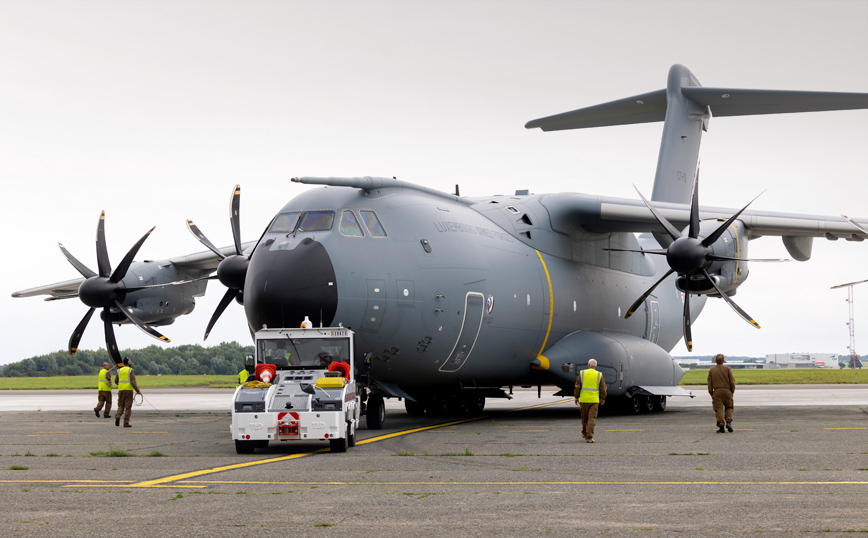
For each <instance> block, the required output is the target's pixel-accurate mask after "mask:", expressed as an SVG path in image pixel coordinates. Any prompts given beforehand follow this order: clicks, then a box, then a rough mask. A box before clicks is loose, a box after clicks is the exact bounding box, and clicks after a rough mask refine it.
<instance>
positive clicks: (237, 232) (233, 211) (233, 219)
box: [229, 185, 241, 256]
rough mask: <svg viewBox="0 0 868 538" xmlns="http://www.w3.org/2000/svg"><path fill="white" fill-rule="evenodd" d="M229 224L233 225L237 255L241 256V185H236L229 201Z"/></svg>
mask: <svg viewBox="0 0 868 538" xmlns="http://www.w3.org/2000/svg"><path fill="white" fill-rule="evenodd" d="M229 206H230V207H229V209H230V213H229V222H230V223H231V224H232V239H233V240H234V241H235V253H236V254H238V255H239V256H241V217H240V215H239V213H238V212H239V210H240V209H241V208H240V206H241V185H235V191H234V192H233V193H232V198H231V199H230V201H229Z"/></svg>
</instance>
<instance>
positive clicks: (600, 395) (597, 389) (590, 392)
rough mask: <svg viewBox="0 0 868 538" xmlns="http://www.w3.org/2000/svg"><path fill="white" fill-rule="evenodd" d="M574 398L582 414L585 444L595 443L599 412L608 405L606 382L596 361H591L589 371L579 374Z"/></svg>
mask: <svg viewBox="0 0 868 538" xmlns="http://www.w3.org/2000/svg"><path fill="white" fill-rule="evenodd" d="M574 396H575V398H576V405H578V406H579V411H580V412H581V414H582V437H584V438H585V442H588V443H593V442H594V426H596V424H597V410H598V409H599V407H600V406H601V405H603V404H604V403H606V380H605V379H603V374H601V373H600V372H598V371H597V360H596V359H591V360H589V361H588V368H587V370H582V371H581V372H579V377H578V378H577V379H576V390H575V393H574Z"/></svg>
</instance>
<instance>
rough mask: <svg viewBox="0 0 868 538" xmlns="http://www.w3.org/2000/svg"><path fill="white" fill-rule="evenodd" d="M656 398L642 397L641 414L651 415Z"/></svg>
mask: <svg viewBox="0 0 868 538" xmlns="http://www.w3.org/2000/svg"><path fill="white" fill-rule="evenodd" d="M656 398H657V397H656V396H642V412H644V413H653V412H654V400H655V399H656Z"/></svg>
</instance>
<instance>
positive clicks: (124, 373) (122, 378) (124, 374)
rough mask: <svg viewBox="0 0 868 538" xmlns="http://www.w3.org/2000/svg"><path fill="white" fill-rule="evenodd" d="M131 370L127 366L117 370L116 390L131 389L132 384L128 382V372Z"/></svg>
mask: <svg viewBox="0 0 868 538" xmlns="http://www.w3.org/2000/svg"><path fill="white" fill-rule="evenodd" d="M132 370H133V369H132V368H130V367H129V366H124V367H123V368H121V369H120V370H118V390H133V384H132V383H130V372H131V371H132Z"/></svg>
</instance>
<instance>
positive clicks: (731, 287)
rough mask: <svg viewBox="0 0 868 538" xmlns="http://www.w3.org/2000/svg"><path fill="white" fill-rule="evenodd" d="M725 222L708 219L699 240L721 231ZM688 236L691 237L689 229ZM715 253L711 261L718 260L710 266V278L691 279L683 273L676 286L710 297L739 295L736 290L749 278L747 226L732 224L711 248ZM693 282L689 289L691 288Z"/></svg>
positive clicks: (700, 232)
mask: <svg viewBox="0 0 868 538" xmlns="http://www.w3.org/2000/svg"><path fill="white" fill-rule="evenodd" d="M722 222H723V221H722V220H704V221H700V223H699V234H698V235H699V237H700V238H705V237H708V236H709V235H711V234H712V233H714V231H715V230H717V229H718V228H719V227H720V225H721V223H722ZM684 235H687V229H686V228H685V231H684ZM707 248H708V251H709V253H710V254H711V256H709V257H708V258H709V259H711V260H714V261H711V263H710V264H709V265H708V266H707V267H706V271H707V272H708V276H709V277H710V278H711V280H712V281H713V284H712V282H710V281H709V279H707V278H705V275H699V276H698V277H697V276H689V275H684V274H681V275H679V276H678V278H677V279H676V280H675V286H676V287H677V288H678V289H679V290H680V291H682V292H687V291H688V289H689V291H690V293H693V294H695V295H710V296H712V297H719V296H720V292H723V293H725V294H726V295H728V296H730V297H731V296H733V295H735V292H736V289H737V288H738V287H739V286H740V285H742V284H743V283H744V281H745V280H747V276H748V262H747V259H746V258H747V252H748V239H747V234H746V233H745V229H744V223H743V222H742V221H740V220H736V221H734V222H732V223H731V224H730V225H729V226H728V227H727V228H726V229H725V230H724V231H723V233H722V234H721V235H720V237H719V238H718V239H717V240H716V241H715V242H714V243H712V244H711V245H709V246H708V247H707ZM688 283H689V288H688Z"/></svg>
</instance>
